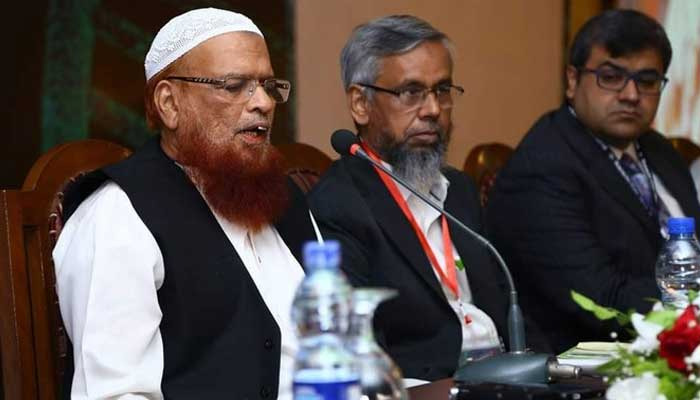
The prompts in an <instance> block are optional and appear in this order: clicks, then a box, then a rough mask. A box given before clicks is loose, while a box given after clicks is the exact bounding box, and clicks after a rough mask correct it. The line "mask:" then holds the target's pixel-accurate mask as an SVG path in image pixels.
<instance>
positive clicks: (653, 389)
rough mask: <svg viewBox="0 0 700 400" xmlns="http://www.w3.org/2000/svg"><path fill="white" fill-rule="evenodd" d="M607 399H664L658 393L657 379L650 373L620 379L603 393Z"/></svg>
mask: <svg viewBox="0 0 700 400" xmlns="http://www.w3.org/2000/svg"><path fill="white" fill-rule="evenodd" d="M605 398H606V399H608V400H666V396H664V395H663V394H659V379H658V378H657V377H655V376H654V375H652V374H650V373H646V374H644V375H642V376H638V377H634V378H627V379H621V380H619V381H617V382H615V383H614V384H613V385H612V386H610V388H608V391H607V392H606V393H605Z"/></svg>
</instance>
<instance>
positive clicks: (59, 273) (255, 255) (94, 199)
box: [53, 182, 303, 399]
mask: <svg viewBox="0 0 700 400" xmlns="http://www.w3.org/2000/svg"><path fill="white" fill-rule="evenodd" d="M214 216H215V217H216V220H217V221H218V222H219V224H220V225H221V228H222V229H223V231H224V233H225V234H226V236H227V237H228V239H229V240H230V241H231V244H232V245H233V247H234V248H235V250H236V252H237V253H238V255H239V256H240V258H241V260H242V261H243V264H244V265H245V267H246V269H247V270H248V273H249V274H250V276H251V278H252V279H253V282H255V285H256V287H257V289H258V291H259V292H260V294H261V296H262V298H263V300H264V301H265V304H266V305H267V308H268V309H269V310H270V312H271V313H272V315H273V317H274V318H275V321H276V322H277V325H278V326H279V328H280V331H281V335H282V340H281V360H280V385H279V386H280V387H279V398H281V399H291V381H292V368H293V362H294V355H295V353H296V347H297V343H296V336H295V334H294V331H293V329H292V328H293V327H292V324H291V318H290V308H291V303H292V298H293V296H294V291H295V290H296V287H297V286H298V284H299V283H300V282H301V280H302V278H303V270H302V269H301V266H300V265H299V263H298V262H297V260H296V259H295V258H294V256H293V255H292V253H291V252H290V251H289V249H288V248H287V246H286V245H285V243H284V242H283V240H282V238H281V237H280V235H279V233H278V232H277V230H276V229H275V228H274V227H273V226H266V227H265V228H263V229H262V230H261V231H260V232H257V233H254V234H253V233H251V232H248V231H246V230H245V229H244V228H242V227H241V226H238V225H236V224H233V223H230V222H228V221H226V220H224V219H223V218H221V217H220V216H219V215H217V214H216V213H214ZM53 258H54V264H55V267H56V286H57V292H58V297H59V304H60V308H61V315H62V316H63V320H64V323H65V325H66V331H67V333H68V336H69V337H70V339H71V342H72V343H73V349H74V361H75V372H74V376H73V386H72V392H71V397H72V398H73V399H162V398H163V395H162V393H161V380H162V374H163V366H164V365H163V342H162V338H161V334H160V329H159V326H160V321H161V318H162V312H161V309H160V306H159V304H158V294H157V291H158V289H159V288H160V287H161V285H162V284H163V279H164V277H165V269H164V266H163V256H162V254H161V252H160V249H159V248H158V245H157V243H156V241H155V239H154V238H153V235H152V234H151V232H150V231H149V230H148V228H147V227H146V226H145V225H144V223H143V222H142V221H141V219H140V218H139V216H138V214H137V213H136V211H135V210H134V208H133V206H132V205H131V202H130V201H129V198H128V197H127V195H126V193H124V191H123V190H122V189H121V188H120V187H119V186H118V185H117V184H115V183H113V182H107V183H105V184H104V185H102V187H100V188H99V189H98V190H97V191H95V192H94V193H93V194H92V195H90V196H89V197H88V198H87V199H86V200H85V201H84V202H83V203H82V204H81V205H80V206H79V207H78V209H77V210H76V211H75V213H74V214H73V215H72V216H71V218H70V219H69V220H68V222H67V223H66V225H65V227H64V228H63V231H62V232H61V235H60V237H59V239H58V242H57V243H56V247H55V248H54V251H53ZM241 329H246V327H241Z"/></svg>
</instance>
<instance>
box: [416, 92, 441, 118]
mask: <svg viewBox="0 0 700 400" xmlns="http://www.w3.org/2000/svg"><path fill="white" fill-rule="evenodd" d="M418 115H419V116H420V117H421V118H428V117H437V116H438V115H440V102H439V101H438V98H437V93H435V91H433V90H430V91H428V93H426V95H425V99H424V100H423V104H422V105H421V107H420V109H419V110H418Z"/></svg>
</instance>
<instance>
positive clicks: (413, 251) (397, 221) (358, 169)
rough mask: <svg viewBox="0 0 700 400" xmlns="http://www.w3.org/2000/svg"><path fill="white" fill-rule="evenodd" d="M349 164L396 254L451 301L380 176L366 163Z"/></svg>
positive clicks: (355, 159)
mask: <svg viewBox="0 0 700 400" xmlns="http://www.w3.org/2000/svg"><path fill="white" fill-rule="evenodd" d="M346 161H347V162H348V163H349V165H348V171H349V172H350V175H351V176H352V177H353V181H354V182H355V185H356V187H357V188H358V189H359V191H360V193H361V194H362V196H363V197H364V198H365V201H366V202H367V205H368V206H369V208H370V210H371V212H372V213H373V215H374V219H375V221H377V224H378V225H379V226H380V227H381V229H382V230H383V231H384V233H385V234H386V238H387V240H388V241H389V242H391V243H392V244H393V245H394V246H395V248H396V249H397V251H396V252H397V253H398V254H400V256H401V257H403V258H404V259H405V261H406V264H408V265H410V266H411V268H412V269H413V271H414V272H415V273H416V274H418V275H419V276H420V277H421V278H422V279H423V280H424V281H425V283H426V284H427V285H428V286H429V287H430V288H432V289H433V290H434V291H435V293H436V294H438V295H439V296H440V297H441V298H443V299H444V300H445V301H447V299H446V298H445V294H444V293H443V291H442V287H441V286H440V282H439V281H438V280H437V278H436V277H435V272H433V269H432V266H431V265H430V261H429V260H428V257H427V256H426V255H425V252H424V251H423V247H422V246H421V244H420V242H419V241H418V237H417V236H416V234H415V232H414V231H413V227H412V226H411V224H410V223H409V222H408V220H407V219H406V216H405V215H404V214H403V212H402V211H401V209H400V208H399V206H398V205H397V204H396V202H395V201H394V199H393V198H392V197H391V194H390V193H389V190H388V189H387V188H386V187H385V186H384V183H383V182H382V181H381V179H380V178H379V175H378V174H377V172H376V171H375V170H374V168H373V167H372V166H370V165H369V164H368V163H367V162H365V161H363V160H360V159H357V158H348V157H346ZM378 267H379V268H381V266H378Z"/></svg>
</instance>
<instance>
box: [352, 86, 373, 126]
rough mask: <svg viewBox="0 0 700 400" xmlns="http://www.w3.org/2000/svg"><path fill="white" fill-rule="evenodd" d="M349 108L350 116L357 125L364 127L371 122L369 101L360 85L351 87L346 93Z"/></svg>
mask: <svg viewBox="0 0 700 400" xmlns="http://www.w3.org/2000/svg"><path fill="white" fill-rule="evenodd" d="M346 96H347V100H348V107H350V115H351V116H352V119H353V121H355V124H357V125H360V126H364V125H367V123H368V122H369V107H370V104H369V99H368V98H367V95H366V94H365V91H364V89H363V88H362V87H360V86H358V85H355V84H353V85H350V87H349V88H348V90H347V92H346Z"/></svg>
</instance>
